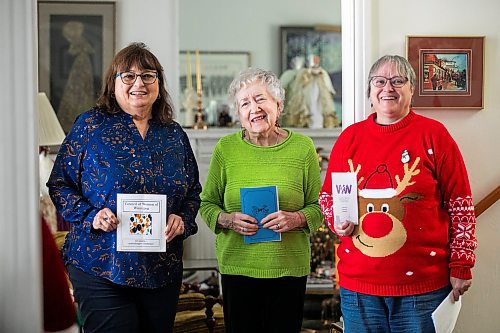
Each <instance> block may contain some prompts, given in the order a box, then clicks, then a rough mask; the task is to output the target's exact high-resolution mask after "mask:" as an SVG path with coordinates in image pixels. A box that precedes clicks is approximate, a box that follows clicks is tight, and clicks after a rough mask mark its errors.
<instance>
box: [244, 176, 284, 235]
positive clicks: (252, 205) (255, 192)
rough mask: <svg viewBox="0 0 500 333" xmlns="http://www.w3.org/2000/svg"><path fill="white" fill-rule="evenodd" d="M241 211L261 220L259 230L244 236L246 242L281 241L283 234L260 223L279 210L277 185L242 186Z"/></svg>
mask: <svg viewBox="0 0 500 333" xmlns="http://www.w3.org/2000/svg"><path fill="white" fill-rule="evenodd" d="M240 198H241V212H242V213H245V214H248V215H250V216H252V217H254V218H255V219H256V220H257V221H259V230H258V231H257V233H256V234H254V235H252V236H243V238H244V241H245V243H261V242H276V241H281V234H280V233H278V232H275V231H274V230H270V229H265V228H262V225H261V224H260V223H261V221H262V219H263V218H264V217H266V216H267V215H269V214H271V213H274V212H277V211H278V209H279V208H278V188H277V187H276V186H261V187H242V188H240Z"/></svg>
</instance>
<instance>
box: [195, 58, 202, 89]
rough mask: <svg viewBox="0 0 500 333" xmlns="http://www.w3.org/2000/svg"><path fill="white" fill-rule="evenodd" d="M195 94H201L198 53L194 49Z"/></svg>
mask: <svg viewBox="0 0 500 333" xmlns="http://www.w3.org/2000/svg"><path fill="white" fill-rule="evenodd" d="M195 52H196V92H197V93H198V94H201V70H200V52H199V51H198V49H196V51H195Z"/></svg>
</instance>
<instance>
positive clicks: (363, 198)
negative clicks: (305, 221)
mask: <svg viewBox="0 0 500 333" xmlns="http://www.w3.org/2000/svg"><path fill="white" fill-rule="evenodd" d="M374 116H375V114H372V115H370V116H369V117H368V119H366V120H364V121H361V122H359V123H356V124H354V125H352V126H350V127H348V128H347V129H345V130H344V131H343V133H342V134H341V135H340V137H339V138H338V140H337V142H336V143H335V146H334V147H333V149H332V152H331V155H330V162H329V165H328V170H327V174H326V179H325V182H324V184H323V187H322V190H321V193H320V198H319V203H320V206H321V209H322V211H323V214H324V216H325V218H326V219H327V222H328V226H329V227H330V229H332V230H334V229H333V220H334V219H333V216H334V212H333V208H332V179H331V173H332V172H349V171H351V172H357V179H358V204H359V218H358V219H359V225H358V226H356V227H355V230H354V232H353V234H352V235H351V236H347V237H340V238H341V244H340V246H339V249H338V252H337V253H338V256H339V258H340V261H339V264H338V272H339V280H340V281H339V283H340V286H342V287H344V288H346V289H349V290H352V291H357V292H361V293H365V294H370V295H379V296H405V295H413V294H421V293H425V292H430V291H433V290H437V289H439V288H442V287H445V286H446V285H448V284H449V278H450V275H451V276H452V277H456V278H460V279H470V278H472V275H471V268H472V267H473V266H474V262H475V256H474V249H475V248H476V246H477V241H476V238H475V236H474V231H475V227H476V220H475V216H474V205H473V202H472V197H471V190H470V185H469V180H468V176H467V170H466V168H465V164H464V161H463V159H462V155H461V154H460V151H459V149H458V146H457V144H456V143H455V141H454V140H453V138H452V137H451V136H450V134H449V133H448V131H447V130H446V129H445V127H444V126H443V125H442V124H441V123H439V122H437V121H435V120H432V119H429V118H426V117H423V116H420V115H417V114H415V113H414V112H413V111H412V110H410V113H409V114H408V115H407V116H406V117H405V118H403V119H402V120H400V121H399V122H397V123H395V124H391V125H387V126H381V125H378V124H376V123H375V120H374Z"/></svg>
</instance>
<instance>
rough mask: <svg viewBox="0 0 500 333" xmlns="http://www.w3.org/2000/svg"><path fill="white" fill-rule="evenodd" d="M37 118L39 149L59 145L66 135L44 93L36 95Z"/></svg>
mask: <svg viewBox="0 0 500 333" xmlns="http://www.w3.org/2000/svg"><path fill="white" fill-rule="evenodd" d="M38 117H39V126H38V145H39V146H40V147H49V146H57V145H60V144H61V143H62V142H63V140H64V138H65V137H66V135H64V131H63V129H62V127H61V124H60V123H59V120H58V119H57V116H56V113H55V111H54V109H53V108H52V105H51V104H50V102H49V99H48V98H47V95H45V93H44V92H40V93H38Z"/></svg>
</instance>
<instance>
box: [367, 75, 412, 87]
mask: <svg viewBox="0 0 500 333" xmlns="http://www.w3.org/2000/svg"><path fill="white" fill-rule="evenodd" d="M370 81H371V83H372V84H373V85H374V86H375V87H377V88H383V87H385V85H386V84H387V81H390V82H391V85H392V86H393V87H394V88H401V87H402V86H404V85H405V84H406V82H408V78H407V77H403V76H393V77H390V78H389V77H385V76H373V77H372V78H371V79H370Z"/></svg>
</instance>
